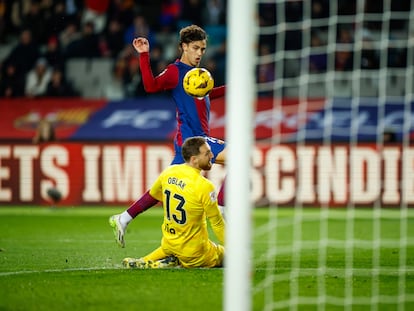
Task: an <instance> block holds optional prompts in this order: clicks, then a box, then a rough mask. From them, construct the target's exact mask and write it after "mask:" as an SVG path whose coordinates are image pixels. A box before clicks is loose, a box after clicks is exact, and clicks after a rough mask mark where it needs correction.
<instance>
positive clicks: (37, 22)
mask: <svg viewBox="0 0 414 311" xmlns="http://www.w3.org/2000/svg"><path fill="white" fill-rule="evenodd" d="M42 5H44V4H42V1H40V0H32V1H30V5H29V10H28V11H27V12H26V13H24V14H23V16H22V27H24V28H27V29H30V30H31V31H32V35H33V40H35V41H36V42H37V43H39V44H44V43H46V40H47V35H48V29H47V23H46V14H45V13H46V9H47V8H46V7H45V8H43V7H42Z"/></svg>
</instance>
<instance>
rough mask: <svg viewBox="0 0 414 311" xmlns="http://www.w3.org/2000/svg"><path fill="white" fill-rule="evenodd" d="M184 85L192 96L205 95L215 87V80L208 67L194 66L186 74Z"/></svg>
mask: <svg viewBox="0 0 414 311" xmlns="http://www.w3.org/2000/svg"><path fill="white" fill-rule="evenodd" d="M183 87H184V91H185V92H186V93H187V94H188V95H190V96H193V97H204V96H206V95H207V94H208V93H210V91H211V90H212V89H213V87H214V80H213V77H212V76H211V74H210V72H209V71H208V70H207V69H205V68H193V69H191V70H190V71H188V72H187V73H186V74H185V76H184V79H183Z"/></svg>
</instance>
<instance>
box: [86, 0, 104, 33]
mask: <svg viewBox="0 0 414 311" xmlns="http://www.w3.org/2000/svg"><path fill="white" fill-rule="evenodd" d="M109 2H110V1H109V0H84V8H83V12H82V13H83V14H82V25H85V24H86V23H89V22H92V23H93V25H94V27H93V29H94V31H95V33H96V34H99V33H102V32H103V31H104V29H105V26H106V21H107V12H108V8H109Z"/></svg>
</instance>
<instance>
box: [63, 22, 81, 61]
mask: <svg viewBox="0 0 414 311" xmlns="http://www.w3.org/2000/svg"><path fill="white" fill-rule="evenodd" d="M81 36H82V34H81V33H80V31H79V26H78V23H77V22H76V21H74V20H71V21H69V22H68V23H67V25H66V27H65V28H64V29H63V31H62V32H60V33H59V45H60V49H61V51H62V53H64V54H66V50H67V48H68V47H69V46H70V45H71V44H72V43H73V42H75V41H77V40H79V39H80V38H81Z"/></svg>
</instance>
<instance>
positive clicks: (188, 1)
mask: <svg viewBox="0 0 414 311" xmlns="http://www.w3.org/2000/svg"><path fill="white" fill-rule="evenodd" d="M181 6H182V9H181V16H180V20H181V22H183V23H185V24H186V25H185V26H187V25H190V24H195V25H198V26H200V27H203V26H204V24H203V11H204V3H203V1H202V0H183V1H182V3H181Z"/></svg>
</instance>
